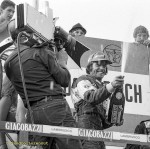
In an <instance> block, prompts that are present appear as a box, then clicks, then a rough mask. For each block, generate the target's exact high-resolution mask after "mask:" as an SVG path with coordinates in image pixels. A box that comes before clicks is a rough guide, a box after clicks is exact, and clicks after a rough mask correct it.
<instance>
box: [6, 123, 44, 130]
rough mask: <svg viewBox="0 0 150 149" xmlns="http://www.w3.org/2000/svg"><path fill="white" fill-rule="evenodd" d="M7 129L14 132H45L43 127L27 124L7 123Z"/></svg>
mask: <svg viewBox="0 0 150 149" xmlns="http://www.w3.org/2000/svg"><path fill="white" fill-rule="evenodd" d="M5 129H6V130H14V131H28V132H43V126H42V125H36V124H26V123H13V122H6V123H5Z"/></svg>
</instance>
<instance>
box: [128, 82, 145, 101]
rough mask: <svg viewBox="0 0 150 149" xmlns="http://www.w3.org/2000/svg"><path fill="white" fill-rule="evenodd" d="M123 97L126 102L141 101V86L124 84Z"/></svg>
mask: <svg viewBox="0 0 150 149" xmlns="http://www.w3.org/2000/svg"><path fill="white" fill-rule="evenodd" d="M125 98H126V101H127V102H135V103H142V86H141V85H136V84H134V85H133V86H132V85H131V84H125Z"/></svg>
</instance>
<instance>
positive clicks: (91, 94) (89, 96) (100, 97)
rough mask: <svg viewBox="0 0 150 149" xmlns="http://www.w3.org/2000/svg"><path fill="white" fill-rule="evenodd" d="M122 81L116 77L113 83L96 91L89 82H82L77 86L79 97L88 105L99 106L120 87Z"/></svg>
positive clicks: (119, 77)
mask: <svg viewBox="0 0 150 149" xmlns="http://www.w3.org/2000/svg"><path fill="white" fill-rule="evenodd" d="M123 83H124V79H123V78H122V77H121V76H117V77H115V78H114V79H113V81H112V82H111V83H109V84H107V85H104V86H103V87H101V88H99V89H96V88H95V87H94V86H93V84H91V82H90V81H89V80H82V81H80V82H79V83H78V84H77V90H78V94H79V96H80V97H81V98H82V99H84V100H86V101H87V102H89V103H93V104H99V103H102V102H103V101H104V100H106V99H107V98H108V97H109V96H110V95H111V93H113V92H114V91H115V89H116V88H118V87H122V86H123Z"/></svg>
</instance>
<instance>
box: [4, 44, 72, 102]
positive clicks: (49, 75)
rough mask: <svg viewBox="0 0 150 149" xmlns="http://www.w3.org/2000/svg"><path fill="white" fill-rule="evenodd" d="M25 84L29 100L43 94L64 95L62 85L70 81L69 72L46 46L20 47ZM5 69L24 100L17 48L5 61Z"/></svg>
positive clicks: (64, 85) (33, 99) (42, 96)
mask: <svg viewBox="0 0 150 149" xmlns="http://www.w3.org/2000/svg"><path fill="white" fill-rule="evenodd" d="M21 62H22V66H23V72H24V78H25V85H26V89H27V94H28V98H29V101H30V102H31V101H37V100H40V99H42V98H45V96H65V92H64V90H63V89H62V87H67V86H68V84H69V82H70V73H69V71H68V70H67V69H66V68H62V67H61V66H60V65H59V64H58V63H57V60H56V57H55V55H54V53H53V52H52V51H51V49H49V48H47V47H42V48H29V47H26V46H23V47H22V48H21ZM4 67H5V71H6V74H7V76H8V78H9V79H10V80H11V82H12V84H13V85H14V87H15V89H16V90H17V92H18V93H19V94H20V96H21V98H22V99H23V101H24V103H26V102H25V95H24V91H23V86H22V79H21V73H20V66H19V60H18V54H17V50H16V51H15V52H13V53H12V54H11V56H10V57H9V58H8V59H7V61H6V62H5V66H4Z"/></svg>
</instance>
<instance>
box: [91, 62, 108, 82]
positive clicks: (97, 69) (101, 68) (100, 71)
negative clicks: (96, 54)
mask: <svg viewBox="0 0 150 149" xmlns="http://www.w3.org/2000/svg"><path fill="white" fill-rule="evenodd" d="M106 70H107V62H106V61H104V60H102V61H96V62H94V63H93V65H92V71H91V73H90V74H91V75H93V76H95V77H96V78H98V79H102V78H103V77H104V76H105V75H106Z"/></svg>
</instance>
